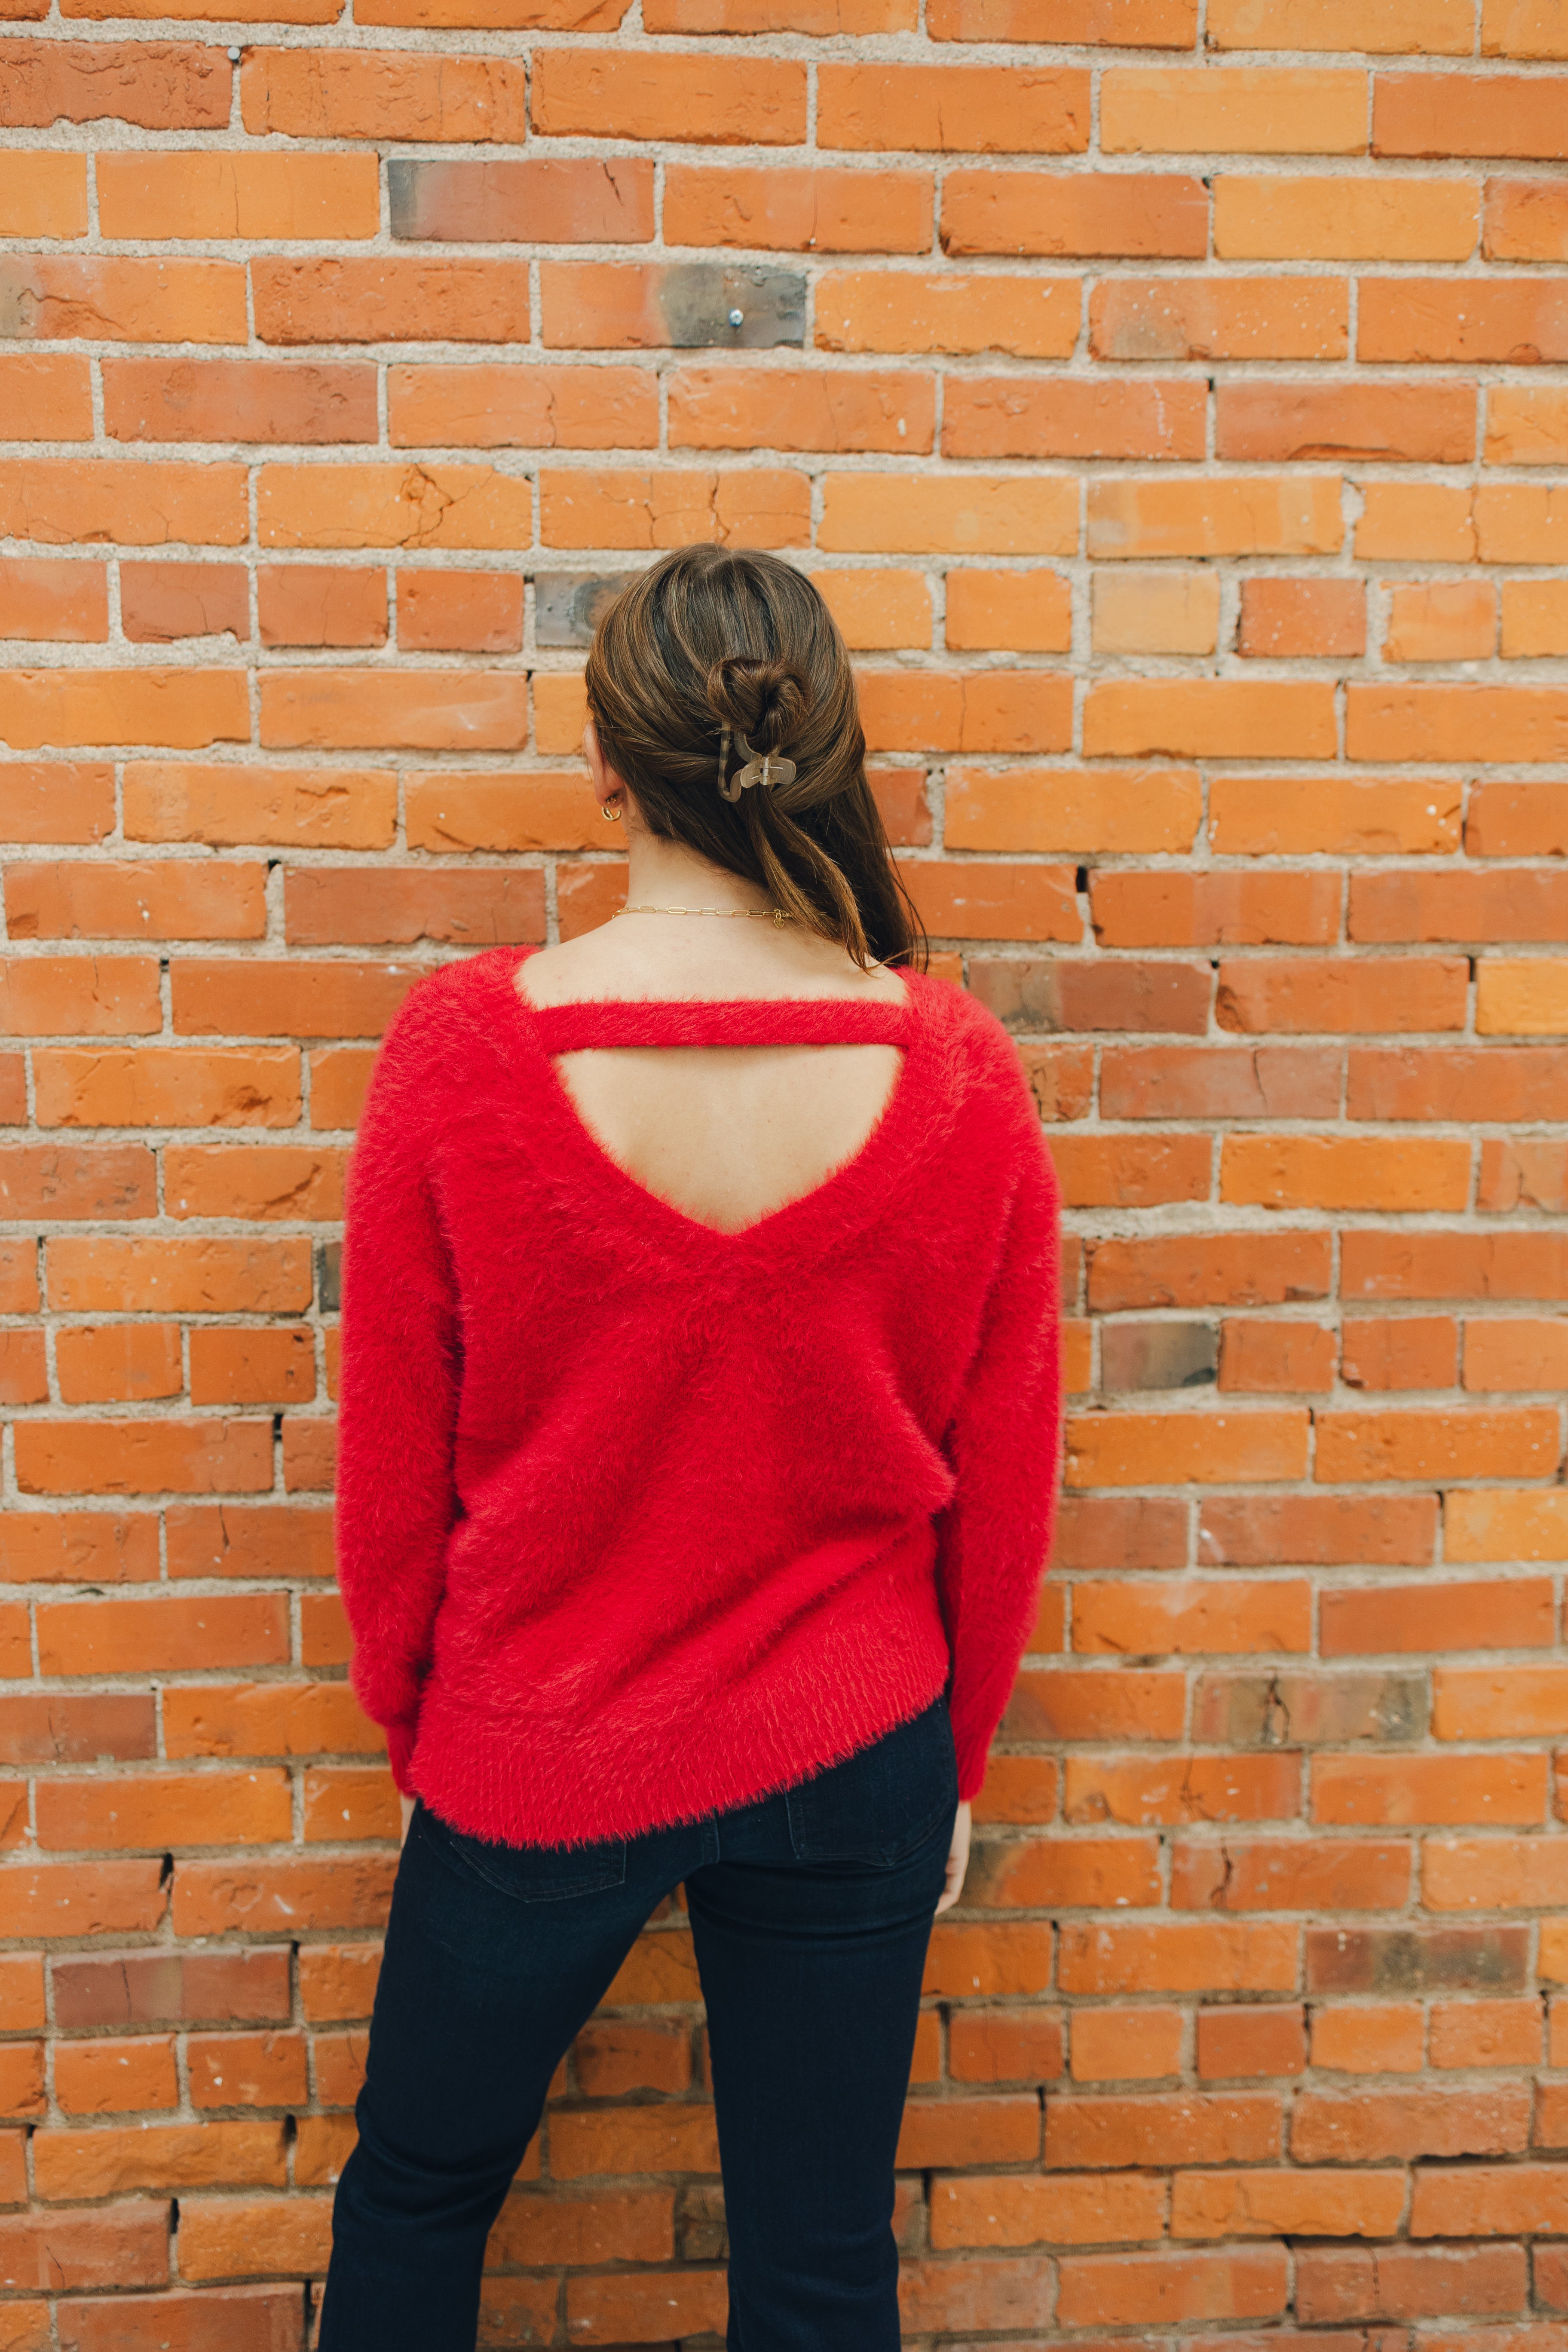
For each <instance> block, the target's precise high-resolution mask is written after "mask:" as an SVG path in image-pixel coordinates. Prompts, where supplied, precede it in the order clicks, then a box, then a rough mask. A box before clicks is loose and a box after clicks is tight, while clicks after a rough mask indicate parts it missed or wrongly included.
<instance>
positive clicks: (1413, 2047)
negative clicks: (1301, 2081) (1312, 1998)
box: [1312, 2001, 1426, 2074]
mask: <svg viewBox="0 0 1568 2352" xmlns="http://www.w3.org/2000/svg"><path fill="white" fill-rule="evenodd" d="M1425 2054H1426V2014H1425V2012H1424V2011H1423V2010H1422V2009H1421V2008H1420V2007H1419V2006H1418V2004H1416V2003H1415V2002H1414V2001H1410V2002H1405V2001H1389V2002H1384V2003H1379V2004H1375V2005H1369V2006H1367V2007H1362V2006H1360V2005H1355V2006H1352V2005H1350V2004H1346V2005H1344V2006H1343V2007H1325V2008H1318V2009H1314V2010H1313V2011H1312V2063H1313V2065H1314V2066H1321V2067H1322V2068H1324V2069H1325V2071H1327V2072H1329V2073H1331V2074H1419V2073H1420V2072H1421V2068H1422V2065H1423V2063H1424V2061H1425Z"/></svg>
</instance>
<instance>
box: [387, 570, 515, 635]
mask: <svg viewBox="0 0 1568 2352" xmlns="http://www.w3.org/2000/svg"><path fill="white" fill-rule="evenodd" d="M397 642H398V645H399V646H400V647H401V648H402V649H403V650H404V651H405V652H408V653H478V654H515V653H518V652H520V651H521V646H522V582H521V578H519V576H518V575H517V574H516V573H515V572H434V571H432V572H416V571H412V570H405V571H402V572H399V573H398V575H397Z"/></svg>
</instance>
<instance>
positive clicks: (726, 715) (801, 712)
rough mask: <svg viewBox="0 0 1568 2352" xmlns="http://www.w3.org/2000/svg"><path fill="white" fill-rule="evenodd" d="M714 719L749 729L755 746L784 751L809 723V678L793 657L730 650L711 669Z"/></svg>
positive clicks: (720, 723) (710, 697)
mask: <svg viewBox="0 0 1568 2352" xmlns="http://www.w3.org/2000/svg"><path fill="white" fill-rule="evenodd" d="M708 702H709V707H710V709H711V710H712V712H713V718H714V724H715V725H716V726H719V727H729V728H731V729H732V730H734V732H735V733H736V734H738V735H743V736H744V737H745V738H746V740H747V742H748V743H750V745H751V747H752V751H784V750H785V749H787V747H788V745H789V742H790V740H791V739H792V738H793V737H794V736H795V735H796V734H797V733H798V732H799V730H800V729H801V727H802V726H803V725H804V724H805V719H806V716H807V712H808V710H809V709H810V701H809V695H808V689H807V686H806V681H805V677H804V676H803V674H802V673H801V671H800V670H798V669H797V668H796V667H795V665H794V663H793V662H783V661H763V660H759V659H756V658H754V657H753V656H750V655H747V654H726V655H725V656H723V658H722V659H721V660H720V661H716V662H715V663H714V665H713V667H712V668H711V669H710V671H709V673H708Z"/></svg>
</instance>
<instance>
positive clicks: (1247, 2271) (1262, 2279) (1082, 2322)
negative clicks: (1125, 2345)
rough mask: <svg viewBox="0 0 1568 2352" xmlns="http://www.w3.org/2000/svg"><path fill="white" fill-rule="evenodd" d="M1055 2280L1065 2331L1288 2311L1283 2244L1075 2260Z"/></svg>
mask: <svg viewBox="0 0 1568 2352" xmlns="http://www.w3.org/2000/svg"><path fill="white" fill-rule="evenodd" d="M1058 2281H1059V2284H1058V2294H1057V2319H1058V2323H1059V2324H1060V2325H1061V2326H1067V2327H1084V2326H1113V2327H1114V2326H1129V2325H1130V2326H1170V2325H1171V2324H1172V2322H1173V2321H1176V2320H1182V2319H1193V2320H1210V2319H1270V2318H1273V2317H1275V2316H1276V2315H1279V2314H1280V2313H1282V2312H1283V2311H1284V2309H1285V2305H1286V2299H1287V2296H1288V2294H1289V2273H1288V2269H1287V2262H1286V2253H1285V2249H1284V2247H1283V2246H1258V2247H1256V2248H1247V2247H1237V2248H1234V2249H1227V2250H1226V2252H1223V2253H1188V2252H1177V2251H1176V2250H1175V2249H1174V2248H1172V2249H1170V2250H1169V2251H1165V2250H1162V2251H1161V2252H1154V2253H1115V2254H1071V2255H1068V2256H1066V2257H1065V2258H1064V2259H1063V2261H1062V2262H1061V2263H1059V2265H1058Z"/></svg>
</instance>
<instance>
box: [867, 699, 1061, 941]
mask: <svg viewBox="0 0 1568 2352" xmlns="http://www.w3.org/2000/svg"><path fill="white" fill-rule="evenodd" d="M859 687H860V719H861V724H862V725H863V727H864V728H865V730H866V740H867V743H868V747H869V748H870V749H871V750H872V751H968V752H971V753H975V752H989V751H1025V752H1031V751H1032V752H1039V751H1066V750H1067V749H1068V746H1069V744H1070V742H1071V740H1072V683H1071V680H1070V679H1069V678H1068V677H1059V676H1058V675H1056V674H1055V673H1053V672H1051V671H1047V670H986V669H981V670H973V671H963V670H942V671H927V672H924V673H921V672H910V671H908V670H862V671H861V672H860V677H859ZM915 864H916V861H911V862H910V867H909V872H910V875H913V874H914V872H915ZM933 879H934V877H933ZM1021 887H1026V886H1021ZM1034 887H1042V886H1040V885H1036V886H1034ZM1044 887H1047V888H1048V889H1050V890H1052V891H1053V892H1054V891H1057V890H1061V891H1065V890H1066V887H1067V885H1066V882H1065V879H1064V877H1060V876H1058V877H1055V878H1054V879H1053V881H1052V882H1051V883H1050V884H1047V885H1046V886H1044ZM1079 928H1080V929H1081V924H1080V926H1079ZM1074 936H1075V937H1076V936H1077V934H1076V933H1075V934H1074Z"/></svg>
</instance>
